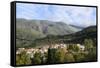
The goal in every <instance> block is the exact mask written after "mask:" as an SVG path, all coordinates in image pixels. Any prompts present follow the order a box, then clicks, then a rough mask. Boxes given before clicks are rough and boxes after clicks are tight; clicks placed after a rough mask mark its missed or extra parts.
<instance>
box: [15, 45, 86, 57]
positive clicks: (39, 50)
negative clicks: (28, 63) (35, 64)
mask: <svg viewBox="0 0 100 68" xmlns="http://www.w3.org/2000/svg"><path fill="white" fill-rule="evenodd" d="M68 45H70V44H64V43H63V44H53V45H51V46H50V45H45V46H43V47H41V48H18V50H17V51H16V54H21V53H22V52H23V51H25V52H26V54H28V55H30V57H31V58H33V57H34V54H35V53H41V54H44V53H47V52H48V49H49V48H50V49H58V48H64V49H66V52H68V51H67V46H68ZM71 45H72V44H71ZM76 46H78V47H79V49H80V50H81V51H84V50H85V46H84V45H81V44H76Z"/></svg>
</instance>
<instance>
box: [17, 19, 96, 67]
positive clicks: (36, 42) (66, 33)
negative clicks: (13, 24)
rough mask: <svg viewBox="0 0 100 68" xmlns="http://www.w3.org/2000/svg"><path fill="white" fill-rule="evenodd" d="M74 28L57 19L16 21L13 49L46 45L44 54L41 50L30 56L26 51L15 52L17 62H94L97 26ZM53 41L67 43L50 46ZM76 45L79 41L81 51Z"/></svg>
mask: <svg viewBox="0 0 100 68" xmlns="http://www.w3.org/2000/svg"><path fill="white" fill-rule="evenodd" d="M26 22H29V23H26ZM40 22H41V23H42V24H40ZM23 23H24V24H23ZM65 26H68V27H69V28H67V27H65ZM75 27H76V26H75ZM75 27H74V26H71V25H65V24H64V23H62V24H61V23H59V22H58V23H52V24H51V22H50V21H45V22H44V20H43V21H37V20H32V21H28V20H23V19H21V20H20V19H19V20H17V34H16V47H17V48H16V49H18V48H41V47H45V46H46V45H48V46H49V48H48V49H47V52H45V53H41V52H40V51H38V52H36V53H32V55H33V57H30V55H28V54H27V52H26V51H22V52H21V53H20V54H16V65H29V64H53V63H68V62H83V61H96V60H97V53H96V50H97V47H96V45H97V42H96V41H97V40H96V39H97V34H96V32H97V31H96V26H90V27H87V28H84V29H82V30H81V31H79V29H77V28H75ZM76 31H78V32H76ZM55 44H59V45H60V44H66V48H61V47H58V48H52V47H50V46H52V45H55ZM77 44H82V45H83V46H84V47H85V48H84V50H81V49H80V47H79V46H77Z"/></svg>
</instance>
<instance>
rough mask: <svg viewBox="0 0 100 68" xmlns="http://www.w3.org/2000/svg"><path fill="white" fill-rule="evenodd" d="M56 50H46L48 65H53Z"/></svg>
mask: <svg viewBox="0 0 100 68" xmlns="http://www.w3.org/2000/svg"><path fill="white" fill-rule="evenodd" d="M56 51H57V49H54V48H52V49H50V48H49V49H48V59H47V62H48V63H55V53H56Z"/></svg>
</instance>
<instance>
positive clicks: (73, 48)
mask: <svg viewBox="0 0 100 68" xmlns="http://www.w3.org/2000/svg"><path fill="white" fill-rule="evenodd" d="M67 49H68V50H72V51H75V52H78V51H79V50H80V48H79V47H78V46H77V45H76V44H70V45H69V46H68V48H67Z"/></svg>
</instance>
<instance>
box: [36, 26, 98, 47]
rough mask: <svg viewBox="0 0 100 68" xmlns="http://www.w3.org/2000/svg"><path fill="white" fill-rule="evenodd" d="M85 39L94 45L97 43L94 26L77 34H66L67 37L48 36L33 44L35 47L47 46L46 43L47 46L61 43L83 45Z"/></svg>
mask: <svg viewBox="0 0 100 68" xmlns="http://www.w3.org/2000/svg"><path fill="white" fill-rule="evenodd" d="M85 39H91V40H93V41H94V42H95V44H96V41H97V27H96V26H89V27H87V28H84V29H83V30H81V31H79V32H76V33H73V34H68V35H58V36H54V35H48V36H47V37H45V38H41V39H36V40H35V44H36V45H42V44H48V41H49V44H51V43H63V42H64V43H66V44H69V43H71V44H72V43H80V44H84V40H85ZM44 41H45V42H44Z"/></svg>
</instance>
